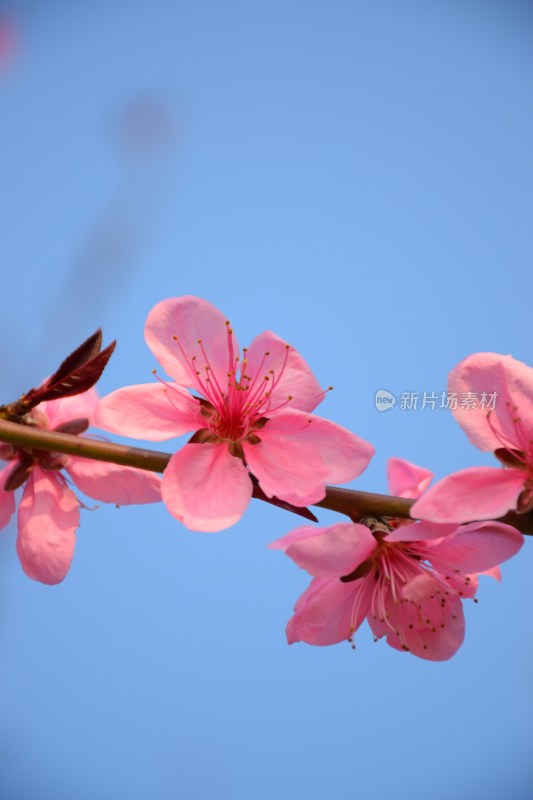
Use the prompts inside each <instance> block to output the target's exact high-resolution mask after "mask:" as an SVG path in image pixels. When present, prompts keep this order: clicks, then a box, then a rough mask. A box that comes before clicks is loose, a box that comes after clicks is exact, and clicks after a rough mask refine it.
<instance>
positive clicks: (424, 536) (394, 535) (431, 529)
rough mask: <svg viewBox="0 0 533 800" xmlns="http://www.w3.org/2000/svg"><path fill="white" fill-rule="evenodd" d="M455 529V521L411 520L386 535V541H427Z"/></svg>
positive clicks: (439, 537) (446, 534)
mask: <svg viewBox="0 0 533 800" xmlns="http://www.w3.org/2000/svg"><path fill="white" fill-rule="evenodd" d="M456 530H457V523H456V522H450V523H446V524H442V523H438V522H424V521H423V522H413V523H411V524H410V525H409V524H408V525H400V526H399V527H398V528H396V529H395V530H393V531H391V533H388V534H387V535H386V537H385V538H386V539H387V541H388V542H427V541H431V540H433V539H442V537H443V536H449V535H450V534H451V533H454V532H455V531H456Z"/></svg>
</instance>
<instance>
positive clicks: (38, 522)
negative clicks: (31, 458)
mask: <svg viewBox="0 0 533 800" xmlns="http://www.w3.org/2000/svg"><path fill="white" fill-rule="evenodd" d="M79 520H80V509H79V504H78V501H77V499H76V497H75V495H74V494H73V492H71V491H70V489H68V488H67V487H66V486H65V485H64V483H63V481H62V480H61V476H59V475H58V474H56V473H53V472H47V471H45V470H42V469H41V468H40V467H38V466H36V467H34V469H33V473H32V475H31V476H30V478H29V479H28V481H27V482H26V486H25V489H24V493H23V495H22V500H21V502H20V506H19V511H18V538H17V552H18V555H19V558H20V563H21V564H22V569H23V570H24V572H25V573H26V575H28V576H29V577H30V578H33V579H34V580H36V581H41V583H48V584H55V583H59V582H60V581H62V580H63V578H64V577H65V575H66V574H67V572H68V569H69V567H70V562H71V561H72V556H73V553H74V544H75V542H76V534H75V532H76V528H77V527H78V524H79Z"/></svg>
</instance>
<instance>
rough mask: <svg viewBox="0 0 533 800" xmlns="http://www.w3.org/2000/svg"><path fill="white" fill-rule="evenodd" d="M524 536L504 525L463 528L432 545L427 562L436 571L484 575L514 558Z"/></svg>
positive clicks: (474, 523) (477, 524)
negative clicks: (483, 573)
mask: <svg viewBox="0 0 533 800" xmlns="http://www.w3.org/2000/svg"><path fill="white" fill-rule="evenodd" d="M523 543H524V537H523V536H522V534H521V533H519V532H518V531H517V530H516V529H515V528H513V527H511V525H505V524H504V523H503V522H473V523H471V524H470V525H462V526H461V527H460V528H459V530H458V532H457V533H456V534H455V535H454V536H450V537H448V538H446V539H443V540H442V541H441V542H436V543H435V544H434V545H432V546H431V550H430V551H429V552H430V555H429V559H430V560H431V563H432V564H433V566H434V567H435V569H437V570H438V571H439V572H442V573H445V572H454V571H455V572H462V573H466V574H468V573H470V572H485V571H486V570H490V569H492V568H493V567H496V566H497V565H498V564H501V563H502V562H503V561H507V559H508V558H511V557H512V556H514V555H515V554H516V553H518V551H519V550H520V548H521V547H522V545H523Z"/></svg>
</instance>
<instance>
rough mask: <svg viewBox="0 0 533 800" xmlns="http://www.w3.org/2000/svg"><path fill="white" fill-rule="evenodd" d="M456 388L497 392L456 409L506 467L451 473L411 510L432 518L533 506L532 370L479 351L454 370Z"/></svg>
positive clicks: (474, 437) (489, 515)
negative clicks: (488, 403) (487, 403)
mask: <svg viewBox="0 0 533 800" xmlns="http://www.w3.org/2000/svg"><path fill="white" fill-rule="evenodd" d="M449 389H450V391H454V392H458V393H459V392H461V393H465V394H466V393H472V394H475V395H480V396H483V395H487V394H488V393H489V392H490V393H491V394H492V395H493V396H495V397H496V401H495V403H494V408H492V409H488V410H487V408H486V407H484V405H483V404H480V405H476V406H475V407H466V408H460V407H458V408H456V409H454V410H453V415H454V416H455V418H456V420H457V422H458V423H459V425H460V426H461V427H462V429H463V430H464V431H465V433H466V435H467V436H468V438H469V439H470V441H471V442H472V444H474V445H476V446H477V447H479V448H480V449H481V450H485V451H492V452H493V453H494V455H495V456H496V458H497V459H498V460H499V461H500V462H501V464H502V465H503V466H502V467H470V468H468V469H463V470H460V471H459V472H455V473H453V474H452V475H448V476H447V477H446V478H443V479H442V480H440V481H439V482H438V483H436V484H435V486H433V487H432V488H431V489H430V490H429V491H428V492H427V493H426V494H425V495H424V497H423V498H422V499H421V500H419V501H418V502H417V503H415V505H414V506H413V508H412V510H411V515H412V516H413V517H417V518H419V519H427V520H432V521H434V522H466V521H468V520H474V519H495V518H496V517H501V516H503V515H504V514H505V513H506V512H507V511H511V510H516V511H517V512H518V513H525V512H527V511H531V509H532V508H533V369H532V368H531V367H528V366H527V365H526V364H523V363H522V362H521V361H517V360H516V359H514V358H513V357H512V356H502V355H498V354H497V353H475V354H474V355H471V356H468V358H465V359H464V360H463V361H461V362H460V364H458V365H457V366H456V367H455V368H454V369H453V370H452V371H451V373H450V377H449Z"/></svg>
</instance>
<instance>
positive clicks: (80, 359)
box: [46, 328, 102, 386]
mask: <svg viewBox="0 0 533 800" xmlns="http://www.w3.org/2000/svg"><path fill="white" fill-rule="evenodd" d="M101 349H102V329H101V328H98V330H97V331H95V332H94V333H93V335H92V336H89V338H88V339H86V340H85V341H84V342H83V343H82V344H80V346H79V347H77V348H76V349H75V350H74V351H73V352H72V353H71V354H70V355H69V356H67V357H66V358H65V360H64V361H63V362H62V363H61V364H60V365H59V367H58V369H56V371H55V372H54V374H53V375H51V376H50V377H49V378H48V380H47V381H46V385H47V386H52V385H54V384H56V383H59V381H61V380H63V378H67V377H68V376H69V375H71V374H72V373H73V372H75V371H76V370H77V369H79V368H80V367H82V366H83V365H84V364H86V363H87V362H88V361H90V360H91V358H94V356H96V355H97V354H98V353H99V352H100V350H101Z"/></svg>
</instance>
